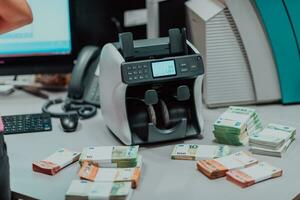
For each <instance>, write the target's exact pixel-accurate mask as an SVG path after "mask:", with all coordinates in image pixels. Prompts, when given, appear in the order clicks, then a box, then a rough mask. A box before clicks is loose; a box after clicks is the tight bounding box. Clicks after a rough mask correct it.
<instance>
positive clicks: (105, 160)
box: [79, 146, 139, 168]
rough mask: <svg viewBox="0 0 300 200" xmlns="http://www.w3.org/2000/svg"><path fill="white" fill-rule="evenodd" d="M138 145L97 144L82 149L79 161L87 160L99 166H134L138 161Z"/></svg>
mask: <svg viewBox="0 0 300 200" xmlns="http://www.w3.org/2000/svg"><path fill="white" fill-rule="evenodd" d="M138 150H139V146H101V147H100V146H99V147H86V148H84V149H83V151H82V153H81V156H80V158H79V162H80V164H81V165H82V164H83V162H84V161H87V162H89V163H91V164H94V165H96V166H100V167H101V168H104V167H109V168H113V167H115V168H127V167H135V166H136V165H137V161H138V159H137V158H138Z"/></svg>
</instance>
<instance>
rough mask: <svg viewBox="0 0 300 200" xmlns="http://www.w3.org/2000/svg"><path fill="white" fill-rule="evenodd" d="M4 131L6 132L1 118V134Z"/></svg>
mask: <svg viewBox="0 0 300 200" xmlns="http://www.w3.org/2000/svg"><path fill="white" fill-rule="evenodd" d="M3 131H4V124H3V121H2V118H1V116H0V133H2V132H3Z"/></svg>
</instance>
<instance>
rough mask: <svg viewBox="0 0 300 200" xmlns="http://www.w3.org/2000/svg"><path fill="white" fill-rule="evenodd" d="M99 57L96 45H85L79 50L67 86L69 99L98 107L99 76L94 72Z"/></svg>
mask: <svg viewBox="0 0 300 200" xmlns="http://www.w3.org/2000/svg"><path fill="white" fill-rule="evenodd" d="M99 58H100V49H99V48H98V47H95V46H86V47H84V48H83V49H82V50H81V51H80V53H79V55H78V57H77V59H76V64H75V66H74V68H73V71H72V78H71V81H70V84H69V88H68V98H69V99H70V100H71V101H73V102H77V103H85V104H92V105H95V106H97V107H100V97H99V81H98V80H99V78H98V74H97V73H96V70H97V67H98V62H99Z"/></svg>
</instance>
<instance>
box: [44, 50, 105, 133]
mask: <svg viewBox="0 0 300 200" xmlns="http://www.w3.org/2000/svg"><path fill="white" fill-rule="evenodd" d="M99 54H100V49H99V48H97V47H94V46H86V47H84V48H83V49H82V50H81V51H80V53H79V55H78V58H77V60H76V64H75V66H74V68H73V71H72V77H71V81H70V83H69V87H68V96H67V98H66V99H65V100H63V99H54V100H49V101H47V102H46V103H45V104H44V106H43V107H42V111H43V112H44V113H48V114H50V115H51V117H57V118H60V119H61V123H62V126H63V128H64V131H66V132H71V131H74V130H76V127H77V124H78V119H79V118H80V119H88V118H91V117H93V116H95V115H96V113H97V107H100V98H99V83H98V75H97V74H96V70H97V67H98V62H99V57H100V56H99ZM61 103H63V106H62V107H63V110H64V112H60V113H59V112H53V111H50V109H49V107H50V106H52V105H54V104H61ZM96 106H97V107H96ZM70 122H71V123H72V124H73V125H72V126H70Z"/></svg>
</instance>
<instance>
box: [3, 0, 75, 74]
mask: <svg viewBox="0 0 300 200" xmlns="http://www.w3.org/2000/svg"><path fill="white" fill-rule="evenodd" d="M28 3H29V4H30V7H31V9H32V13H33V23H32V24H30V25H27V26H24V27H22V28H19V29H17V30H15V31H12V32H9V33H6V34H2V35H0V75H1V74H2V75H3V74H6V75H7V74H32V73H52V72H63V71H68V70H69V69H70V68H71V67H72V40H71V23H70V5H69V0H51V1H41V0H28Z"/></svg>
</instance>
